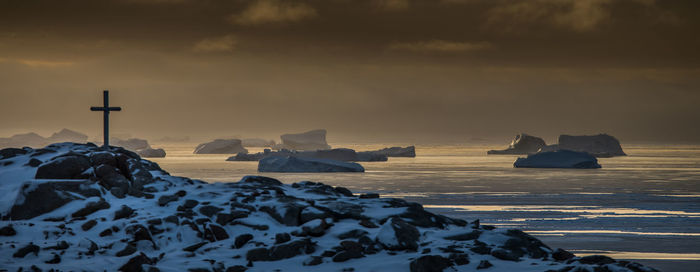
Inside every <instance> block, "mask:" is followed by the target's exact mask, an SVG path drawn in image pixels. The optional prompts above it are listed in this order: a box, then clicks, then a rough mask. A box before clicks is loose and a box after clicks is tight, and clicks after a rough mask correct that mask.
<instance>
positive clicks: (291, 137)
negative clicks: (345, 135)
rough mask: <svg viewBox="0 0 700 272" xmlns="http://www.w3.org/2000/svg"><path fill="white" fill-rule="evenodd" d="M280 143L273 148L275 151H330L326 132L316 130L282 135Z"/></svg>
mask: <svg viewBox="0 0 700 272" xmlns="http://www.w3.org/2000/svg"><path fill="white" fill-rule="evenodd" d="M280 138H281V139H282V143H280V144H277V145H275V146H274V147H273V148H274V149H277V150H281V149H289V150H311V151H313V150H321V149H331V146H330V145H328V143H327V142H326V130H325V129H317V130H311V131H307V132H304V133H297V134H284V135H282V136H280Z"/></svg>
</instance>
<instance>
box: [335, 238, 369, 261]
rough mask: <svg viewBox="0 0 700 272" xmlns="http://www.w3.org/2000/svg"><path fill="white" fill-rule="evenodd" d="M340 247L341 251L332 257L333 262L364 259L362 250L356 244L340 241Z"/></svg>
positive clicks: (358, 244) (360, 246)
mask: <svg viewBox="0 0 700 272" xmlns="http://www.w3.org/2000/svg"><path fill="white" fill-rule="evenodd" d="M340 247H341V248H342V250H341V251H340V252H338V254H336V255H335V256H333V262H344V261H347V260H350V259H357V258H362V257H364V254H362V252H363V251H364V249H363V247H362V245H361V244H360V243H358V242H353V241H342V242H340Z"/></svg>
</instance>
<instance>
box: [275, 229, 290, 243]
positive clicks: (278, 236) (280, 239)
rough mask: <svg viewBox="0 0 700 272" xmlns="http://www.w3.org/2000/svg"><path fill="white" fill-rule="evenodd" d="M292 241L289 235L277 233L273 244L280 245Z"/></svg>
mask: <svg viewBox="0 0 700 272" xmlns="http://www.w3.org/2000/svg"><path fill="white" fill-rule="evenodd" d="M290 240H292V236H290V235H289V233H286V232H284V233H278V234H275V244H282V243H286V242H289V241H290Z"/></svg>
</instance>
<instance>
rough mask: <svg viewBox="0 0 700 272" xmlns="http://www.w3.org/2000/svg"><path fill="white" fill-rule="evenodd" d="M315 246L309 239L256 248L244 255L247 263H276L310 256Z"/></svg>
mask: <svg viewBox="0 0 700 272" xmlns="http://www.w3.org/2000/svg"><path fill="white" fill-rule="evenodd" d="M315 250H316V249H315V245H314V243H313V242H311V240H310V239H302V240H295V241H292V242H289V243H285V244H279V245H275V246H272V247H271V248H270V249H267V248H256V249H252V250H250V251H248V253H246V259H247V260H249V261H253V262H254V261H278V260H282V259H289V258H292V257H294V256H297V255H300V254H311V253H313V252H314V251H315Z"/></svg>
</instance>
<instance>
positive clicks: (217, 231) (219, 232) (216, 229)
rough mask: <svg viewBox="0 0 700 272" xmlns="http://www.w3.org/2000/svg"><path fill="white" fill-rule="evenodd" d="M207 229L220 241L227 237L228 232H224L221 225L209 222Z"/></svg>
mask: <svg viewBox="0 0 700 272" xmlns="http://www.w3.org/2000/svg"><path fill="white" fill-rule="evenodd" d="M209 229H210V230H211V232H212V233H213V234H214V238H215V239H216V241H222V240H226V239H228V238H229V236H228V233H226V230H224V228H222V227H221V226H217V225H214V224H209Z"/></svg>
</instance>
